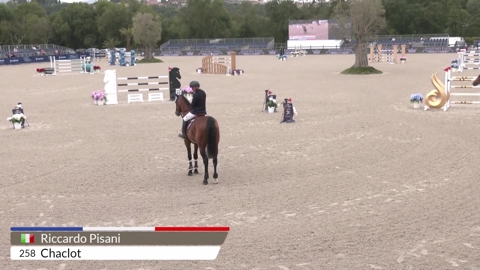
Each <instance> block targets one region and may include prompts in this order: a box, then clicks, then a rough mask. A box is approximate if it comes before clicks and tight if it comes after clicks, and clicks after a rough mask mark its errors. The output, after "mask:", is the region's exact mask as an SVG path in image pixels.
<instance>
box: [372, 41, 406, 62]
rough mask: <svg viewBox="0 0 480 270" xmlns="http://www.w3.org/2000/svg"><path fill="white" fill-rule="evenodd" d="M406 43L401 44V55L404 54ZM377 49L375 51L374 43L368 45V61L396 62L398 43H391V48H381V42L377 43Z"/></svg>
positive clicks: (403, 55)
mask: <svg viewBox="0 0 480 270" xmlns="http://www.w3.org/2000/svg"><path fill="white" fill-rule="evenodd" d="M406 47H407V46H406V45H401V51H402V52H401V53H402V57H405V54H406ZM377 49H378V51H377V52H375V45H370V59H369V63H378V62H388V63H394V64H398V45H393V50H383V51H382V44H378V45H377Z"/></svg>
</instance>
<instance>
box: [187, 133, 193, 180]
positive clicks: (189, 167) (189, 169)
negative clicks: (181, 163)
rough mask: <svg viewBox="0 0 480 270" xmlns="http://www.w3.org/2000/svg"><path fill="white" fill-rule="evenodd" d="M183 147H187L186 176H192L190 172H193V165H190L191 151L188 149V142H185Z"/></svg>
mask: <svg viewBox="0 0 480 270" xmlns="http://www.w3.org/2000/svg"><path fill="white" fill-rule="evenodd" d="M185 146H186V147H187V157H188V174H187V175H188V176H192V175H193V173H192V170H193V165H192V149H191V147H190V142H189V141H187V140H185Z"/></svg>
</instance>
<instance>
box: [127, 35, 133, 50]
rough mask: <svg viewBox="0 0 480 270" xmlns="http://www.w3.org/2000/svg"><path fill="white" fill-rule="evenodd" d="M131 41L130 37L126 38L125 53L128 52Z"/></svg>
mask: <svg viewBox="0 0 480 270" xmlns="http://www.w3.org/2000/svg"><path fill="white" fill-rule="evenodd" d="M131 40H132V37H127V52H129V51H130V41H131Z"/></svg>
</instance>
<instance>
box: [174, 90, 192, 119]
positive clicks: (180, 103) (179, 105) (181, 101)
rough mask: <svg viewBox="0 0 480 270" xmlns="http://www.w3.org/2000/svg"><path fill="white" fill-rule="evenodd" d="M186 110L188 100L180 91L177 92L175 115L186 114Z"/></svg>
mask: <svg viewBox="0 0 480 270" xmlns="http://www.w3.org/2000/svg"><path fill="white" fill-rule="evenodd" d="M188 111H190V101H188V99H187V98H186V97H184V96H183V95H182V94H181V92H180V94H179V93H178V92H177V94H175V115H176V116H180V114H182V115H186V114H187V112H188Z"/></svg>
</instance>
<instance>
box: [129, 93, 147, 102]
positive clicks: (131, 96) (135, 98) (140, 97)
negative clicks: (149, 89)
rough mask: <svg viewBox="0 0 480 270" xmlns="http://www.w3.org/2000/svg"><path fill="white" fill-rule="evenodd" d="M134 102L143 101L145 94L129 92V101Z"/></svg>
mask: <svg viewBox="0 0 480 270" xmlns="http://www.w3.org/2000/svg"><path fill="white" fill-rule="evenodd" d="M132 102H143V95H142V94H129V95H128V103H132Z"/></svg>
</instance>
